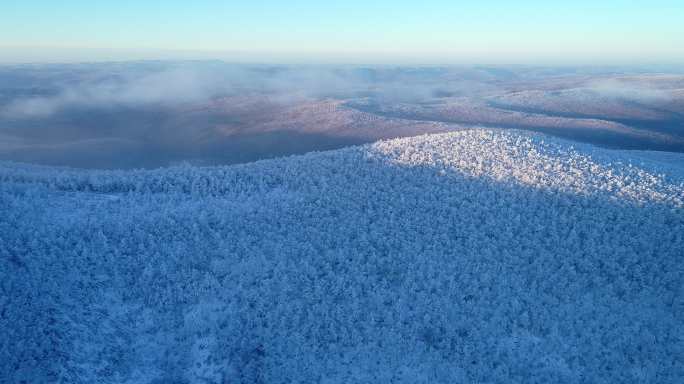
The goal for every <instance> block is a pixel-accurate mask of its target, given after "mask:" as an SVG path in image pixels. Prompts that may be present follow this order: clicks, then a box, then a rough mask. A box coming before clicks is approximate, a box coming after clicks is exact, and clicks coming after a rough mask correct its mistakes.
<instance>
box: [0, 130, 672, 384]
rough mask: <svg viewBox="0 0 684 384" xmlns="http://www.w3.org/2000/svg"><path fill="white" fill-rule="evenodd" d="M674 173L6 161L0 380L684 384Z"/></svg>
mask: <svg viewBox="0 0 684 384" xmlns="http://www.w3.org/2000/svg"><path fill="white" fill-rule="evenodd" d="M672 159H675V158H674V157H668V156H664V157H659V156H658V154H657V153H649V154H648V155H644V154H643V153H641V154H640V155H639V156H636V157H632V154H631V153H630V152H628V151H611V150H606V149H601V148H597V147H593V146H589V145H582V144H576V143H572V142H568V141H563V140H559V139H554V138H550V137H547V136H543V135H539V134H532V133H523V132H519V131H500V130H492V129H475V130H468V131H459V132H454V133H446V134H435V135H425V136H418V137H413V138H404V139H396V140H390V141H382V142H378V143H374V144H370V145H365V146H359V147H350V148H345V149H341V150H336V151H330V152H321V153H311V154H307V155H303V156H296V157H289V158H281V159H275V160H266V161H259V162H256V163H251V164H245V165H237V166H230V167H207V168H200V167H192V166H181V167H173V168H166V169H159V170H146V171H83V170H75V169H68V168H50V167H40V166H30V165H25V164H15V163H0V263H1V265H0V288H1V290H0V303H1V305H0V308H1V312H0V329H2V332H1V333H0V381H1V382H8V383H15V382H16V383H19V382H22V381H23V382H31V383H39V382H65V383H67V382H68V383H79V382H83V383H98V382H101V383H162V382H163V383H167V382H187V383H222V382H227V383H236V382H246V383H255V382H264V383H280V382H306V383H308V382H317V383H318V382H322V383H347V382H368V383H371V382H372V383H382V382H396V383H440V382H443V383H457V382H465V383H471V382H472V383H475V382H478V383H535V382H537V383H549V382H553V383H585V382H591V383H615V382H658V383H677V382H681V378H682V377H684V361H683V360H682V350H683V348H684V334H683V333H682V332H683V331H682V330H683V329H684V295H683V294H682V293H683V291H682V287H684V279H683V276H684V274H683V269H682V257H683V255H684V171H683V168H682V166H681V164H673V163H672V162H671V160H672Z"/></svg>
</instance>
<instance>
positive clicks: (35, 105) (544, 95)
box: [0, 61, 684, 169]
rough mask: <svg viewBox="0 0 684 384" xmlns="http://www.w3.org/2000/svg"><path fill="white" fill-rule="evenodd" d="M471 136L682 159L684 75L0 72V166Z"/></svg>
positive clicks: (152, 159) (406, 69) (171, 160)
mask: <svg viewBox="0 0 684 384" xmlns="http://www.w3.org/2000/svg"><path fill="white" fill-rule="evenodd" d="M473 127H496V128H500V129H525V130H531V131H537V132H544V133H548V134H551V135H555V136H559V137H563V138H568V139H572V140H576V141H581V142H587V143H593V144H597V145H600V146H604V147H609V148H621V149H645V150H659V151H674V152H684V70H681V69H679V68H676V67H662V66H661V67H634V68H618V67H598V68H592V67H531V66H510V67H506V66H450V67H440V66H388V65H385V66H379V65H376V66H353V65H344V66H342V65H337V66H335V65H299V66H297V65H256V64H255V65H248V64H230V63H226V62H222V61H179V62H175V61H139V62H112V63H92V64H88V63H85V64H35V65H29V64H27V65H4V66H0V160H9V161H17V162H28V163H38V164H46V165H65V166H72V167H79V168H105V169H116V168H124V169H127V168H155V167H161V166H168V165H173V164H178V163H190V164H197V165H217V164H235V163H244V162H249V161H254V160H259V159H265V158H272V157H278V156H285V155H291V154H301V153H305V152H309V151H318V150H327V149H334V148H341V147H344V146H347V145H351V144H360V143H366V142H372V141H375V140H378V139H387V138H395V137H403V136H413V135H416V134H422V133H435V132H447V131H457V130H462V129H469V128H473Z"/></svg>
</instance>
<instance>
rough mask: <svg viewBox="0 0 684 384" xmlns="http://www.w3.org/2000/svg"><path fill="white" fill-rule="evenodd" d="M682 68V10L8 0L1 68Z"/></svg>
mask: <svg viewBox="0 0 684 384" xmlns="http://www.w3.org/2000/svg"><path fill="white" fill-rule="evenodd" d="M155 58H159V59H167V58H198V59H205V58H221V59H238V60H240V59H241V60H245V61H249V60H252V61H278V60H282V61H303V62H306V61H345V62H388V63H391V62H422V63H432V62H434V63H445V62H453V63H459V62H464V63H469V62H481V63H506V64H530V63H536V62H548V63H569V64H576V63H585V64H592V63H600V64H625V63H627V64H635V63H636V64H638V63H677V64H681V63H684V1H682V0H677V1H673V0H652V1H638V0H636V1H616V0H604V1H587V0H575V1H573V2H552V1H539V0H520V1H502V0H489V1H479V2H477V4H475V2H464V1H446V0H439V1H434V0H425V1H422V2H416V1H404V0H394V1H389V0H381V1H361V0H348V1H346V2H339V3H330V2H322V1H313V0H299V1H298V0H292V1H273V0H264V1H249V2H248V1H241V2H234V1H217V0H198V1H192V2H191V1H176V0H166V1H160V0H154V1H144V2H143V1H132V0H118V1H87V0H62V1H59V2H56V1H49V0H42V1H41V0H22V1H7V0H5V1H1V0H0V61H3V62H40V61H52V62H59V61H89V60H93V61H97V60H127V59H155Z"/></svg>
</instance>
